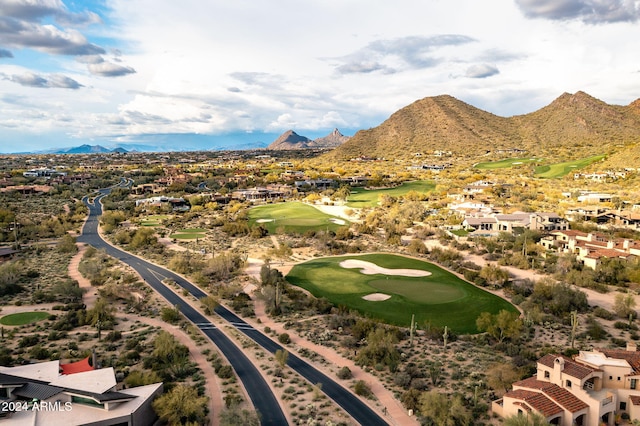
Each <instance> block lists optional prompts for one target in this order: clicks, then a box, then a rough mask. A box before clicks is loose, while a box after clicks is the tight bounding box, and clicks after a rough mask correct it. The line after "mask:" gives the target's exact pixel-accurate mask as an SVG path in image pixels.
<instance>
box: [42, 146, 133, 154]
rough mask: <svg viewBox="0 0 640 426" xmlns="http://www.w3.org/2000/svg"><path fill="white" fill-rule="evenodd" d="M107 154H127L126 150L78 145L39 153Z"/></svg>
mask: <svg viewBox="0 0 640 426" xmlns="http://www.w3.org/2000/svg"><path fill="white" fill-rule="evenodd" d="M109 152H117V153H125V152H129V151H128V150H126V149H124V148H122V147H117V148H114V149H109V148H105V147H103V146H102V145H88V144H84V145H80V146H76V147H72V148H56V149H51V150H47V151H41V153H46V154H104V153H109Z"/></svg>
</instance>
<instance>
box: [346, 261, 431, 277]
mask: <svg viewBox="0 0 640 426" xmlns="http://www.w3.org/2000/svg"><path fill="white" fill-rule="evenodd" d="M340 266H341V267H343V268H346V269H357V268H359V269H360V272H361V273H363V274H365V275H375V274H384V275H400V276H403V277H428V276H429V275H431V272H428V271H421V270H419V269H387V268H383V267H381V266H378V265H376V264H375V263H371V262H366V261H364V260H357V259H347V260H343V261H342V262H340Z"/></svg>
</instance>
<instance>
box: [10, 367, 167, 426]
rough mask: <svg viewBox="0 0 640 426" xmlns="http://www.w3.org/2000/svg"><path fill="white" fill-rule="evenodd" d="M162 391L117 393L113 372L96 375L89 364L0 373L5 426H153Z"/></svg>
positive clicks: (150, 387) (147, 388)
mask: <svg viewBox="0 0 640 426" xmlns="http://www.w3.org/2000/svg"><path fill="white" fill-rule="evenodd" d="M162 388H163V387H162V383H155V384H152V385H146V386H138V387H134V388H129V389H121V390H116V379H115V373H114V370H113V368H101V369H96V370H94V369H93V367H91V366H90V365H89V363H88V361H87V360H83V361H80V362H78V363H74V364H67V365H61V364H60V362H59V361H48V362H41V363H38V364H29V365H21V366H17V367H0V404H1V405H2V407H3V410H2V411H0V426H13V425H15V426H24V425H33V426H76V425H77V426H80V425H83V426H116V425H117V426H150V425H153V424H154V422H155V420H156V418H157V416H156V414H155V412H154V411H153V408H152V407H151V403H152V402H153V399H154V398H155V397H156V396H157V395H160V394H161V393H162ZM5 408H6V409H5Z"/></svg>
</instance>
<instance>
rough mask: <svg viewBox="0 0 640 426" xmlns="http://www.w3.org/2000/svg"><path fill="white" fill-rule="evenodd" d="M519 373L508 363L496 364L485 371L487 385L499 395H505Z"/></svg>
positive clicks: (516, 379) (518, 377) (518, 376)
mask: <svg viewBox="0 0 640 426" xmlns="http://www.w3.org/2000/svg"><path fill="white" fill-rule="evenodd" d="M520 376H521V373H520V372H519V371H518V370H517V369H516V368H515V367H514V366H513V364H510V363H502V362H501V363H498V364H494V365H492V366H490V367H489V369H488V370H487V384H488V385H489V386H490V387H491V388H492V389H493V390H494V391H495V392H496V393H497V394H499V395H502V394H504V393H506V392H507V391H508V390H509V389H510V388H511V385H512V384H513V382H516V381H518V380H519V379H520Z"/></svg>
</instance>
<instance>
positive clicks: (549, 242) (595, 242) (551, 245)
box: [539, 230, 640, 270]
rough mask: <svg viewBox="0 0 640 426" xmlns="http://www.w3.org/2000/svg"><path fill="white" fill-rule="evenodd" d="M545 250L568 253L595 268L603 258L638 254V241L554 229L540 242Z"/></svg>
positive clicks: (624, 257) (627, 258) (639, 251)
mask: <svg viewBox="0 0 640 426" xmlns="http://www.w3.org/2000/svg"><path fill="white" fill-rule="evenodd" d="M539 244H540V245H542V246H543V247H544V248H545V249H546V250H547V251H552V252H556V253H560V254H565V253H570V254H574V255H575V256H576V259H578V260H579V261H580V262H582V263H583V264H584V265H585V266H587V267H589V268H591V269H594V270H595V269H596V268H597V267H598V265H600V262H601V260H602V259H603V258H617V259H620V260H632V259H635V258H636V257H637V256H640V242H639V241H634V240H629V239H625V238H616V239H611V238H609V237H607V236H606V235H603V234H599V233H590V234H588V233H586V232H581V231H574V230H565V231H555V232H552V233H551V234H550V235H548V236H546V237H543V238H542V239H541V240H540V242H539Z"/></svg>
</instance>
